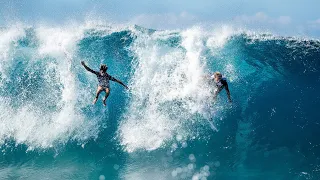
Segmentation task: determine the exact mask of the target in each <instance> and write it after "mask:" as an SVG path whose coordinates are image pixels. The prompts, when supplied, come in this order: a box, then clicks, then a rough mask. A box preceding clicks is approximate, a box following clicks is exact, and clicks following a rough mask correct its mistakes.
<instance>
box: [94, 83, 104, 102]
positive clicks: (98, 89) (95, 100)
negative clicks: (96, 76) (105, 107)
mask: <svg viewBox="0 0 320 180" xmlns="http://www.w3.org/2000/svg"><path fill="white" fill-rule="evenodd" d="M102 91H103V87H101V86H98V88H97V92H96V97H95V98H94V100H93V104H95V103H96V102H97V100H98V98H99V94H100V93H101V92H102Z"/></svg>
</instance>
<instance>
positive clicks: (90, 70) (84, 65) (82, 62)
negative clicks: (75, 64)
mask: <svg viewBox="0 0 320 180" xmlns="http://www.w3.org/2000/svg"><path fill="white" fill-rule="evenodd" d="M81 64H82V66H83V67H84V68H85V69H86V70H87V71H89V72H91V73H93V74H97V72H96V71H94V70H92V69H90V68H89V67H88V66H87V65H86V64H85V63H84V61H81Z"/></svg>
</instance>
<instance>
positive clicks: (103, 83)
mask: <svg viewBox="0 0 320 180" xmlns="http://www.w3.org/2000/svg"><path fill="white" fill-rule="evenodd" d="M81 64H82V65H83V67H84V68H85V69H86V70H87V71H89V72H91V73H93V74H95V75H96V76H97V78H98V81H99V85H98V88H97V93H96V96H95V98H94V100H93V104H95V103H96V102H97V100H98V98H99V95H100V93H101V92H102V91H105V92H106V95H105V97H104V98H103V105H104V106H106V100H107V98H108V96H109V94H110V84H109V80H110V81H115V82H117V83H119V84H121V85H122V86H124V87H125V88H126V89H129V88H128V87H127V86H126V85H125V84H124V83H123V82H121V81H120V80H118V79H116V78H114V77H112V76H110V75H109V74H108V73H107V70H108V66H107V65H105V64H101V65H100V71H94V70H92V69H90V68H89V67H88V66H87V65H86V64H85V63H84V61H81Z"/></svg>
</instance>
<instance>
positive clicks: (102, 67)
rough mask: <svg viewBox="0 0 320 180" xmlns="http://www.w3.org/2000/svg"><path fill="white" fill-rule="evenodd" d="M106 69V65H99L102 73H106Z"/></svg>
mask: <svg viewBox="0 0 320 180" xmlns="http://www.w3.org/2000/svg"><path fill="white" fill-rule="evenodd" d="M107 69H108V66H107V65H105V64H101V65H100V70H102V71H107Z"/></svg>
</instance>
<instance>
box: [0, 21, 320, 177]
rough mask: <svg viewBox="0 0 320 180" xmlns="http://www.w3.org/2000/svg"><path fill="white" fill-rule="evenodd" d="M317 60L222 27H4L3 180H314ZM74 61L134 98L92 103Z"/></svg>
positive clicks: (309, 48)
mask: <svg viewBox="0 0 320 180" xmlns="http://www.w3.org/2000/svg"><path fill="white" fill-rule="evenodd" d="M319 59H320V41H319V40H317V39H308V38H304V39H303V38H295V37H283V36H276V35H272V34H263V33H254V32H247V31H236V30H232V29H228V28H213V29H205V28H202V27H193V28H189V29H184V30H179V31H178V30H177V31H155V30H149V29H145V28H142V27H139V26H130V27H111V26H107V25H103V24H102V25H101V24H90V23H87V24H82V25H81V24H80V25H69V26H61V27H48V26H35V27H27V26H24V25H15V26H12V27H7V28H2V29H1V30H0V62H1V63H0V64H1V65H0V87H1V88H0V101H1V104H0V110H1V114H0V146H1V155H0V179H219V180H220V179H222V180H229V179H230V180H231V179H232V180H235V179H239V180H242V179H245V180H251V179H252V180H255V179H262V180H264V179H266V180H267V179H283V180H287V179H294V180H302V179H319V178H320V173H319V166H320V164H319V155H320V149H319V145H320V140H319V138H318V136H319V132H320V131H319V130H320V124H319V122H318V120H319V119H320V115H319V113H317V110H318V109H319V107H320V96H319V95H318V92H319V90H320V74H319V68H320V63H319ZM82 60H83V61H85V62H86V63H87V64H88V65H89V66H90V67H92V68H93V69H97V68H98V67H99V65H100V63H106V64H107V65H108V66H109V70H108V71H109V73H110V74H111V75H113V76H115V77H116V78H119V79H121V80H122V81H124V82H125V83H126V84H128V85H129V87H130V90H129V91H126V90H125V89H124V88H123V87H121V86H120V85H118V84H115V83H113V82H112V84H111V95H110V96H109V99H108V102H107V107H106V108H105V107H103V105H102V98H101V99H99V100H98V103H97V104H96V105H95V106H93V105H91V103H92V100H93V98H94V93H95V91H96V86H97V79H96V77H95V76H94V75H92V74H90V73H89V72H87V71H85V69H84V68H83V67H82V66H81V65H80V61H82ZM214 71H221V72H222V73H223V74H224V75H225V76H226V78H227V79H228V81H229V87H230V90H231V95H232V98H233V101H234V102H233V103H232V104H229V103H227V97H226V93H225V92H222V93H221V94H220V96H219V98H218V99H217V102H215V103H213V101H212V94H211V92H210V88H209V85H208V84H207V83H206V82H205V81H203V75H205V74H208V73H211V72H214Z"/></svg>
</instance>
